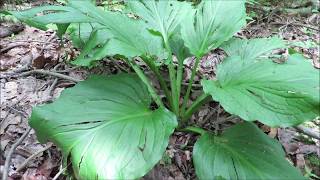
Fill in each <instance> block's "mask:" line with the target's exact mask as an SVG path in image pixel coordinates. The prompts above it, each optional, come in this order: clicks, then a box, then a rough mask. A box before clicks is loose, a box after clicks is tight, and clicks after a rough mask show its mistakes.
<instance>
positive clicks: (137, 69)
mask: <svg viewBox="0 0 320 180" xmlns="http://www.w3.org/2000/svg"><path fill="white" fill-rule="evenodd" d="M127 62H128V63H129V64H130V65H131V67H132V68H133V70H134V71H135V72H136V73H137V75H138V76H139V78H140V79H141V80H142V82H143V83H144V84H145V85H146V86H147V88H148V91H149V92H150V94H151V97H152V98H153V100H154V101H155V102H156V103H157V105H158V106H159V107H161V108H164V107H165V106H164V105H163V103H162V101H161V98H160V96H159V95H158V94H157V93H156V91H155V89H154V88H153V86H152V84H151V82H150V80H149V79H148V78H147V76H146V75H145V74H144V73H143V71H142V70H141V69H140V67H139V66H138V65H137V64H135V63H134V61H133V60H131V61H129V60H128V61H127Z"/></svg>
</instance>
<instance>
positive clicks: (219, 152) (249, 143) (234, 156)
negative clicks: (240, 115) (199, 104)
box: [193, 122, 305, 180]
mask: <svg viewBox="0 0 320 180" xmlns="http://www.w3.org/2000/svg"><path fill="white" fill-rule="evenodd" d="M193 162H194V165H195V169H196V174H197V176H198V178H199V179H230V180H231V179H232V180H242V179H254V180H266V179H279V180H280V179H281V180H284V179H287V180H293V179H295V180H298V179H305V178H304V177H303V176H302V175H301V174H300V173H299V171H298V169H296V168H294V167H293V166H291V165H290V164H289V162H288V161H287V160H286V159H285V153H284V151H283V149H282V147H281V145H280V144H279V143H278V142H277V141H275V140H274V139H271V138H270V137H268V136H267V135H265V134H264V133H263V132H262V131H261V130H260V129H259V128H257V127H256V126H255V125H254V124H252V123H248V122H246V123H242V124H238V125H236V126H234V127H232V128H230V129H227V130H226V131H225V132H224V133H223V134H222V136H214V135H212V134H210V133H204V134H203V135H202V136H201V137H200V139H199V140H198V141H197V142H196V144H195V146H194V149H193Z"/></svg>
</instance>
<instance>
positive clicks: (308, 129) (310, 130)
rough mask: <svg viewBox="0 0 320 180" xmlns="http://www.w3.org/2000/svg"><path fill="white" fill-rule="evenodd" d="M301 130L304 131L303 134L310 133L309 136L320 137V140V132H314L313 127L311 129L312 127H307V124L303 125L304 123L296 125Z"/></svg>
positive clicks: (319, 138)
mask: <svg viewBox="0 0 320 180" xmlns="http://www.w3.org/2000/svg"><path fill="white" fill-rule="evenodd" d="M295 128H296V129H297V130H298V131H299V132H301V133H303V134H306V135H308V136H310V137H313V138H315V139H318V140H320V133H316V132H314V131H313V130H312V129H310V128H307V127H305V126H303V125H298V126H296V127H295Z"/></svg>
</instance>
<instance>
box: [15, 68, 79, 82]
mask: <svg viewBox="0 0 320 180" xmlns="http://www.w3.org/2000/svg"><path fill="white" fill-rule="evenodd" d="M30 74H44V75H50V76H55V77H58V78H61V79H66V80H69V81H73V82H80V81H81V80H79V79H76V78H73V77H70V76H67V75H64V74H60V73H56V72H52V71H46V70H40V69H34V70H31V71H27V72H24V73H21V74H20V75H18V77H19V76H28V75H30Z"/></svg>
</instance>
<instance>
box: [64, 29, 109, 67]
mask: <svg viewBox="0 0 320 180" xmlns="http://www.w3.org/2000/svg"><path fill="white" fill-rule="evenodd" d="M101 28H102V27H101V25H99V24H88V23H82V24H78V25H76V24H72V26H71V28H69V29H70V34H71V38H72V43H73V44H74V45H76V46H78V47H79V46H80V47H81V46H82V45H83V48H82V50H81V53H80V55H79V56H78V57H77V58H76V59H75V60H74V61H72V64H74V65H78V66H92V65H94V62H96V61H99V60H101V59H103V58H104V57H106V56H108V55H109V54H110V52H109V41H110V39H111V34H110V33H109V32H108V31H106V30H105V29H101ZM79 35H80V36H79Z"/></svg>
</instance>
